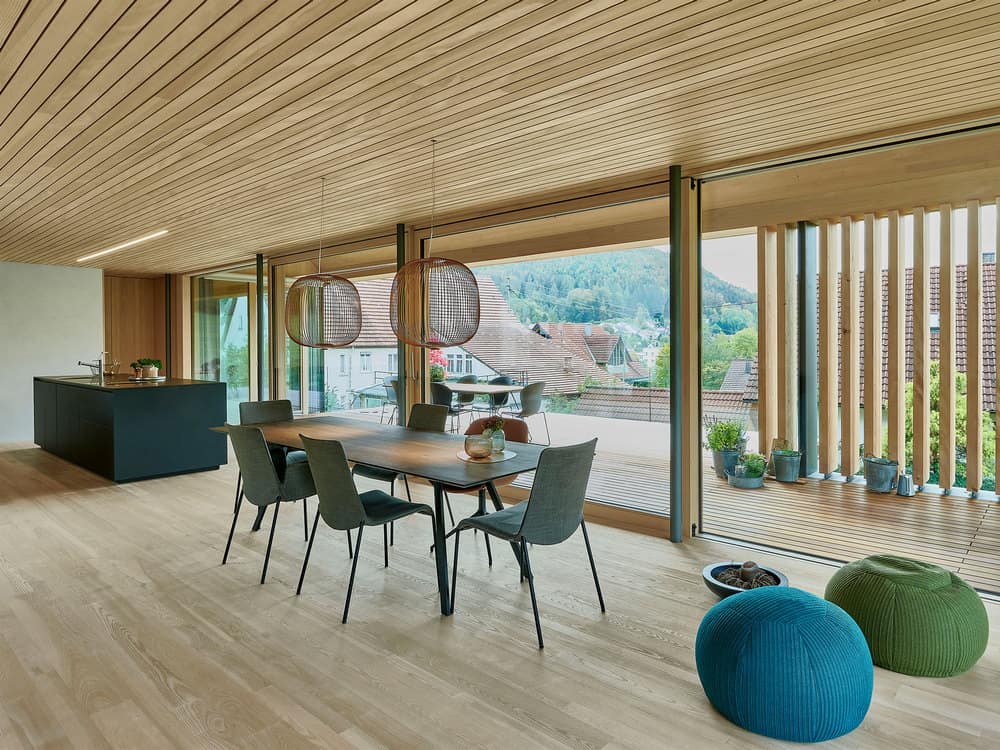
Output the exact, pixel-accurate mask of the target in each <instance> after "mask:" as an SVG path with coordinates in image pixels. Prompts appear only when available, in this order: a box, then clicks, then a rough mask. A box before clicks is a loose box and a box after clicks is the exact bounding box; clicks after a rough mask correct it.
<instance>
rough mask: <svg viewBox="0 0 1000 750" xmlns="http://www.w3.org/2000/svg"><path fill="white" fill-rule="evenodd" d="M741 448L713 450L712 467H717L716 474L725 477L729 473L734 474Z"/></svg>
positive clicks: (741, 452)
mask: <svg viewBox="0 0 1000 750" xmlns="http://www.w3.org/2000/svg"><path fill="white" fill-rule="evenodd" d="M741 455H743V451H741V450H727V451H712V467H713V468H714V469H715V476H717V477H718V478H719V479H725V478H726V475H727V474H732V473H733V470H734V469H735V468H736V464H737V463H739V460H740V456H741Z"/></svg>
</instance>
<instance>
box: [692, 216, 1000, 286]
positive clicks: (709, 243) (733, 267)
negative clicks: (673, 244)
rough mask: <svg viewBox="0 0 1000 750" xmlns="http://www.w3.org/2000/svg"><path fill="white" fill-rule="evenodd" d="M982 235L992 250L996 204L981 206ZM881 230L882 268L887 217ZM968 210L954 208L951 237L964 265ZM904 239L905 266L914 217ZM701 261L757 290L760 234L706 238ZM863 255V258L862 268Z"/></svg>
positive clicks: (936, 257) (934, 223)
mask: <svg viewBox="0 0 1000 750" xmlns="http://www.w3.org/2000/svg"><path fill="white" fill-rule="evenodd" d="M980 216H981V218H980V222H979V224H980V226H979V236H980V246H981V247H982V248H983V249H984V251H993V250H994V249H995V246H996V237H997V226H996V222H997V209H996V205H990V204H988V205H985V206H983V207H982V213H981V215H980ZM929 223H930V264H931V265H932V266H936V265H938V264H939V263H940V260H941V247H940V235H939V232H940V226H941V225H940V217H939V214H938V212H937V211H934V212H931V213H930V222H929ZM879 224H880V231H881V233H882V247H883V260H882V267H883V268H887V267H888V256H887V254H886V253H885V250H884V248H885V247H886V246H887V244H888V238H889V224H888V221H887V220H886V219H881V220H880V221H879ZM966 230H967V227H966V210H965V209H964V208H960V209H957V210H955V212H954V216H953V219H952V240H953V243H954V248H955V263H956V264H957V265H964V264H965V262H966V260H967V259H968V253H967V251H966ZM903 232H904V242H905V252H906V265H907V266H908V267H909V266H912V265H913V218H912V216H905V217H904V229H903ZM838 234H839V230H838ZM701 261H702V265H703V266H704V268H705V269H706V270H708V271H711V272H712V273H714V274H715V275H716V276H718V277H719V278H720V279H723V280H724V281H728V282H729V283H731V284H736V285H737V286H741V287H743V288H744V289H749V290H750V291H752V292H756V291H757V237H756V235H755V234H745V235H739V236H736V237H724V238H721V239H714V240H705V241H704V242H703V243H702V251H701ZM863 268H864V258H862V269H863Z"/></svg>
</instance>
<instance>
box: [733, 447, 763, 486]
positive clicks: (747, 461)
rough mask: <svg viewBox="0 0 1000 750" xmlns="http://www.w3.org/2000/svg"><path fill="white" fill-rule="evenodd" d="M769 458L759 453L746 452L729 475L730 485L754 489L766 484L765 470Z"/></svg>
mask: <svg viewBox="0 0 1000 750" xmlns="http://www.w3.org/2000/svg"><path fill="white" fill-rule="evenodd" d="M766 468H767V459H766V458H764V456H762V455H761V454H759V453H744V454H743V455H742V456H740V458H739V462H738V463H737V464H736V466H735V467H734V469H733V472H732V473H731V474H729V475H728V477H729V486H730V487H738V488H739V489H743V490H754V489H758V488H759V487H763V486H764V470H765V469H766Z"/></svg>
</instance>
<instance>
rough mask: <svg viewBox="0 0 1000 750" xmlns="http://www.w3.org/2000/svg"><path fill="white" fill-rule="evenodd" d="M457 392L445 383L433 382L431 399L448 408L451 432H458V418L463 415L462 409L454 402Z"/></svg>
mask: <svg viewBox="0 0 1000 750" xmlns="http://www.w3.org/2000/svg"><path fill="white" fill-rule="evenodd" d="M454 397H455V394H454V393H452V392H451V388H449V387H448V386H446V385H445V384H444V383H431V401H433V402H434V403H435V404H437V405H438V406H444V407H446V408H447V409H448V419H449V420H450V421H451V432H457V431H458V428H457V426H456V420H457V419H458V418H459V417H461V416H462V409H461V408H460V407H458V406H456V405H455V404H454V403H453V400H454Z"/></svg>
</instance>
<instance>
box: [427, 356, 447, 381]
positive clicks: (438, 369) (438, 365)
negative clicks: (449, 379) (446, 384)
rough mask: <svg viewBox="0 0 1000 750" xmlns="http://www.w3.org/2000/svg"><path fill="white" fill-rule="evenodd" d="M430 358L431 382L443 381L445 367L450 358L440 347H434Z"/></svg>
mask: <svg viewBox="0 0 1000 750" xmlns="http://www.w3.org/2000/svg"><path fill="white" fill-rule="evenodd" d="M428 359H429V360H430V364H431V382H432V383H441V382H443V381H444V378H445V372H446V371H445V367H447V365H448V358H447V357H446V356H445V354H444V352H442V351H441V350H440V349H432V350H431V353H430V355H429V357H428Z"/></svg>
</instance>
